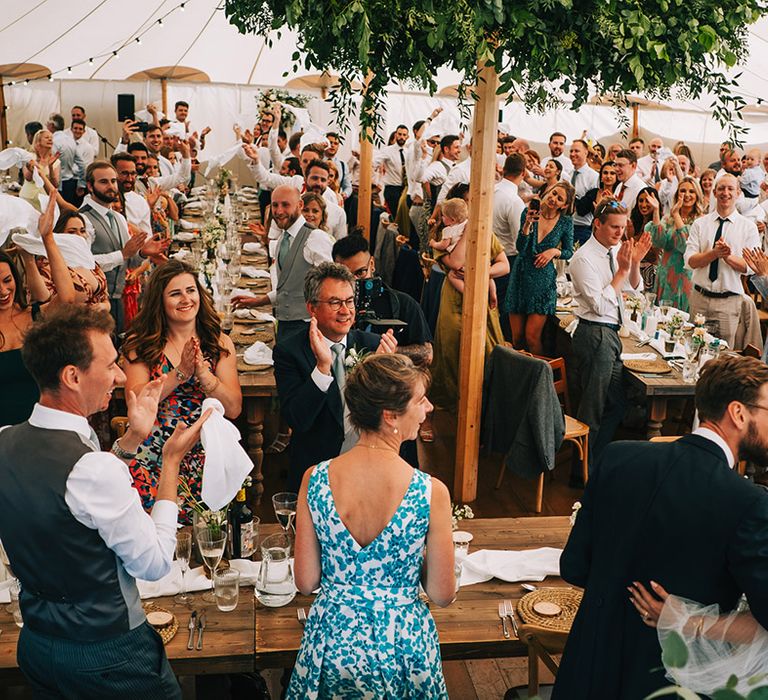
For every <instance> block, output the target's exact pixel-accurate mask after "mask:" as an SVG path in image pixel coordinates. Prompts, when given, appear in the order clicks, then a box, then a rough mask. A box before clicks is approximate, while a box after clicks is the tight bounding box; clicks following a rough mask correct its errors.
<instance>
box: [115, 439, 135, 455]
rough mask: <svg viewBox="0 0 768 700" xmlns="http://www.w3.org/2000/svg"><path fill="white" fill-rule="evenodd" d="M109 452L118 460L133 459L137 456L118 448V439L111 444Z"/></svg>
mask: <svg viewBox="0 0 768 700" xmlns="http://www.w3.org/2000/svg"><path fill="white" fill-rule="evenodd" d="M110 452H111V453H112V454H113V455H115V457H118V458H119V459H134V458H135V457H136V454H137V453H136V452H128V450H124V449H123V448H122V447H120V438H117V440H115V441H114V442H113V443H112V449H111V450H110Z"/></svg>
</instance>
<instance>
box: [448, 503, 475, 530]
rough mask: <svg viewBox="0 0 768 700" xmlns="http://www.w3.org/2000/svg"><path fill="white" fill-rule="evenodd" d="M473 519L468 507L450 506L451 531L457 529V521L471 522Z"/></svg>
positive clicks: (454, 504)
mask: <svg viewBox="0 0 768 700" xmlns="http://www.w3.org/2000/svg"><path fill="white" fill-rule="evenodd" d="M474 517H475V514H474V513H473V512H472V509H471V508H470V507H469V506H467V505H463V506H460V505H458V504H456V503H452V504H451V527H452V529H453V530H458V529H459V520H472V518H474Z"/></svg>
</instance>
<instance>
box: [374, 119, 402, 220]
mask: <svg viewBox="0 0 768 700" xmlns="http://www.w3.org/2000/svg"><path fill="white" fill-rule="evenodd" d="M406 141H408V127H407V126H406V125H405V124H400V125H399V126H398V127H397V129H395V142H394V143H393V144H392V145H391V146H385V147H384V148H382V149H381V150H380V151H379V152H378V153H377V154H376V155H375V156H374V158H373V169H374V170H377V169H378V168H381V167H383V168H384V177H383V178H382V183H383V184H384V201H385V202H386V203H387V207H388V208H389V213H390V214H391V215H392V218H393V219H394V218H395V215H396V214H397V205H398V203H399V202H400V196H401V195H402V194H403V187H405V186H406V185H407V183H408V173H407V172H406V167H405V159H406V153H405V143H406Z"/></svg>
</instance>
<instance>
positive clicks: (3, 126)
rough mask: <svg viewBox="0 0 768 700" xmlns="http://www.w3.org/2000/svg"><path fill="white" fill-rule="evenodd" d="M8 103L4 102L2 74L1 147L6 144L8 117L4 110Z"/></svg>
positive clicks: (0, 100)
mask: <svg viewBox="0 0 768 700" xmlns="http://www.w3.org/2000/svg"><path fill="white" fill-rule="evenodd" d="M7 111H8V105H6V104H5V88H4V87H3V76H2V75H0V143H2V147H3V148H6V147H7V146H8V119H7V118H6V112H7Z"/></svg>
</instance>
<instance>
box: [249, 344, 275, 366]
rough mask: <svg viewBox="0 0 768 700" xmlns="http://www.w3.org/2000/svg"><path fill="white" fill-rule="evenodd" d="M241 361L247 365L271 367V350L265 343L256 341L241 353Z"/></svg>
mask: <svg viewBox="0 0 768 700" xmlns="http://www.w3.org/2000/svg"><path fill="white" fill-rule="evenodd" d="M243 361H244V362H245V363H246V364H248V365H271V364H273V362H272V350H270V349H269V346H268V345H267V344H266V343H262V342H261V341H260V340H257V341H256V342H255V343H254V344H253V345H251V346H250V347H247V348H246V349H245V352H244V353H243Z"/></svg>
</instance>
